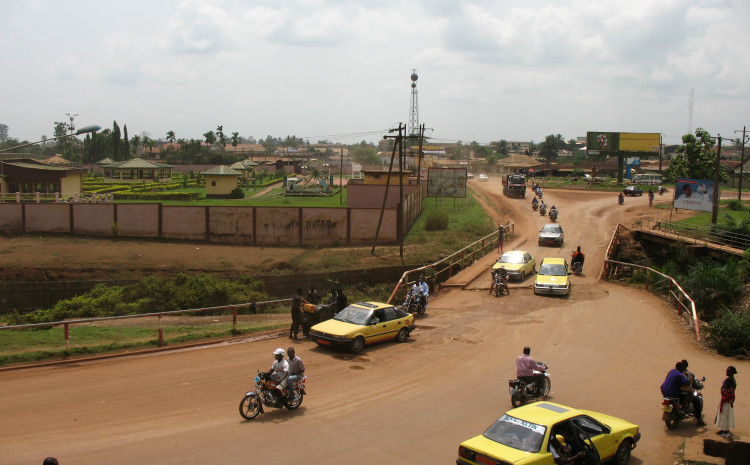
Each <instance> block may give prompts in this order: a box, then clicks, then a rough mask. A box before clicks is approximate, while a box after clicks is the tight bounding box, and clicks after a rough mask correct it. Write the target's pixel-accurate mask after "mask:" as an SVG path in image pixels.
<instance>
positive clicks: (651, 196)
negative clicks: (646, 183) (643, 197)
mask: <svg viewBox="0 0 750 465" xmlns="http://www.w3.org/2000/svg"><path fill="white" fill-rule="evenodd" d="M653 205H654V190H653V189H652V188H650V187H649V188H648V206H649V207H651V206H653Z"/></svg>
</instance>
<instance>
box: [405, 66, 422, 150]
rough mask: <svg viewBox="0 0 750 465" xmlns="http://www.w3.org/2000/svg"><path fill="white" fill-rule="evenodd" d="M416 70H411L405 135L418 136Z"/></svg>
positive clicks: (417, 77)
mask: <svg viewBox="0 0 750 465" xmlns="http://www.w3.org/2000/svg"><path fill="white" fill-rule="evenodd" d="M417 79H419V76H417V70H416V69H412V70H411V105H410V106H409V128H408V131H407V134H409V135H410V136H417V135H419V94H418V92H417Z"/></svg>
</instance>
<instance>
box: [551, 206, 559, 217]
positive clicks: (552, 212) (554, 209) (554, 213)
mask: <svg viewBox="0 0 750 465" xmlns="http://www.w3.org/2000/svg"><path fill="white" fill-rule="evenodd" d="M549 216H550V218H552V216H557V207H555V206H554V205H552V208H550V209H549Z"/></svg>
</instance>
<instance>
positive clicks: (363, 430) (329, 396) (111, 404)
mask: <svg viewBox="0 0 750 465" xmlns="http://www.w3.org/2000/svg"><path fill="white" fill-rule="evenodd" d="M473 184H474V186H475V187H476V188H477V189H481V192H483V193H484V195H485V202H487V203H491V204H499V205H500V207H499V208H497V218H496V220H497V221H498V223H499V222H500V221H504V220H505V219H508V218H510V219H512V220H513V221H514V222H515V223H516V228H517V233H518V234H517V237H516V238H515V239H513V240H512V241H510V243H509V244H506V249H510V248H523V249H525V250H528V251H530V252H531V253H532V254H533V255H535V257H537V260H540V259H541V258H542V257H544V256H562V257H568V256H569V255H570V252H571V250H572V249H573V248H574V246H575V245H577V244H581V245H582V246H583V249H584V251H585V252H586V254H587V261H586V267H585V269H584V272H585V273H584V276H581V277H578V276H574V277H573V288H572V295H571V296H570V297H569V298H550V297H542V296H535V295H533V292H532V291H531V289H530V288H529V284H531V282H532V279H533V278H532V277H529V278H528V279H527V281H526V282H525V283H524V284H523V285H516V286H514V287H513V288H512V289H511V296H510V297H500V298H495V297H492V296H490V295H488V294H487V285H488V282H489V280H488V276H487V275H488V273H487V269H488V266H489V265H490V264H491V263H492V262H493V261H494V259H496V257H497V255H496V254H491V255H490V256H488V257H485V258H484V259H483V260H481V261H480V262H478V263H476V264H475V265H474V266H473V267H471V268H469V269H467V270H464V271H463V272H461V273H459V274H458V275H457V276H456V277H454V281H455V282H457V283H462V282H463V283H464V284H465V286H464V287H465V288H464V289H461V288H452V289H450V290H447V291H445V292H442V293H441V294H440V296H439V297H437V298H435V299H434V300H432V301H431V303H430V307H429V310H428V314H427V315H425V316H424V317H422V318H420V319H419V320H418V329H417V330H416V331H415V333H413V335H412V337H411V339H409V340H408V341H407V342H406V343H404V344H396V343H384V344H380V345H376V346H370V347H367V348H366V349H365V350H364V351H363V352H362V353H361V354H360V355H358V356H351V355H349V354H346V353H343V352H336V351H331V350H325V349H319V348H317V347H315V346H314V345H313V344H312V343H311V342H309V341H307V340H300V341H294V342H293V343H292V342H290V341H289V340H288V339H276V340H263V341H256V342H235V343H229V344H222V345H216V346H206V347H199V348H194V349H189V350H183V351H179V352H167V353H158V354H151V355H146V356H137V357H128V358H120V359H110V360H101V361H95V362H84V363H79V364H72V365H61V366H55V367H45V368H34V369H26V370H18V371H10V372H3V373H0V398H1V399H2V407H0V409H1V410H0V414H1V415H2V419H3V420H2V423H1V424H0V463H3V464H9V465H14V464H19V465H20V464H29V463H40V462H41V460H42V459H43V458H44V457H46V456H48V455H53V456H56V457H57V458H58V459H60V461H61V463H63V464H94V463H108V464H113V465H118V464H128V465H132V464H156V463H159V464H185V463H195V464H240V463H283V464H319V463H328V464H345V463H346V464H349V463H359V464H381V463H394V464H416V463H454V462H455V458H456V451H457V448H458V444H459V442H461V441H462V440H464V439H466V438H468V437H470V436H472V435H475V434H478V433H481V432H482V431H483V430H484V429H485V428H486V427H487V426H488V425H489V424H490V423H491V422H492V421H493V420H494V419H496V418H497V417H498V416H499V415H501V414H502V413H503V412H504V411H506V410H508V409H509V408H510V399H509V395H508V391H507V379H509V378H512V377H515V365H514V361H515V357H516V356H517V355H518V354H519V353H520V351H521V349H522V347H523V346H524V345H529V346H531V347H532V356H535V357H536V358H537V359H540V360H549V364H550V372H551V373H552V394H551V400H552V401H555V402H560V403H563V404H570V405H573V406H580V407H584V408H589V409H592V410H598V411H603V412H607V413H610V414H612V415H615V416H619V417H622V418H625V419H627V420H630V421H632V422H634V423H637V424H639V425H640V427H641V431H642V433H643V439H642V440H641V442H640V444H639V446H638V448H637V449H636V450H635V451H634V454H633V458H632V460H631V463H633V464H657V465H659V464H671V463H672V462H673V457H672V454H673V452H674V451H675V450H676V449H677V448H678V447H679V445H680V443H682V442H683V441H684V440H685V439H686V438H690V437H693V436H696V435H703V436H705V437H712V438H717V436H716V435H715V428H714V427H713V426H709V427H706V428H700V429H696V427H695V426H694V422H692V421H691V422H688V423H687V424H682V425H680V427H679V428H678V429H677V430H675V431H667V430H666V428H665V427H664V425H663V423H662V422H661V421H660V419H661V412H660V400H661V397H660V393H659V385H660V384H661V382H662V381H663V379H664V376H665V374H666V372H667V371H668V370H669V369H670V368H672V367H673V366H674V363H675V362H676V361H677V360H680V359H683V358H686V359H688V360H689V361H690V369H691V370H692V371H693V372H694V373H696V374H698V375H699V376H706V377H707V378H708V380H707V382H706V390H705V391H704V392H705V396H706V417H707V419H709V420H710V419H712V418H713V415H714V411H715V406H716V404H717V403H718V401H719V386H720V383H721V380H722V379H723V373H724V370H725V368H726V366H727V365H729V364H733V365H735V366H736V367H737V369H738V371H739V374H738V377H737V379H738V385H739V390H738V397H737V401H736V403H735V410H736V413H737V423H738V425H737V428H736V430H735V432H736V433H737V434H738V435H740V436H745V437H746V436H747V435H748V434H749V433H750V415H748V414H747V411H748V407H749V406H750V401H749V400H748V396H746V395H743V392H745V390H744V387H746V386H748V384H749V383H750V374H749V373H750V362H746V361H737V360H730V359H725V358H723V357H719V356H716V355H714V354H712V353H710V352H709V351H706V350H704V349H703V348H701V346H700V345H698V344H697V343H695V341H694V335H692V334H691V333H690V332H689V331H688V330H687V329H685V328H684V327H683V326H681V325H680V323H679V322H678V321H677V320H676V318H675V317H674V316H673V314H672V311H671V310H670V309H669V308H668V307H667V306H666V305H665V304H664V302H663V301H662V300H660V299H659V298H657V297H654V296H652V295H650V294H648V293H646V292H642V291H639V290H635V289H631V288H627V287H622V286H618V285H613V284H608V283H599V282H597V276H598V273H599V271H600V269H601V263H602V261H601V260H602V256H603V252H604V248H605V247H606V244H607V242H608V240H609V238H610V236H611V233H612V231H613V229H614V227H615V225H616V224H617V222H622V223H623V224H630V223H632V221H633V220H634V219H636V218H637V217H638V216H639V215H643V214H645V213H646V212H648V210H649V208H648V200H647V199H646V198H645V197H643V198H635V199H631V198H628V199H627V200H626V203H625V205H624V206H621V207H618V206H617V205H616V198H615V195H614V194H596V193H582V192H563V191H558V192H555V191H553V190H547V191H546V192H545V200H546V201H547V203H548V204H549V205H552V204H553V203H554V204H555V205H556V206H557V207H558V209H559V210H560V223H561V224H562V225H563V226H564V227H565V234H566V238H565V246H564V247H562V248H560V249H558V248H539V247H538V246H537V244H536V231H537V230H538V229H539V227H540V226H541V225H542V224H543V223H544V222H545V219H544V218H542V217H540V216H539V215H538V214H534V213H533V212H532V211H531V208H530V206H529V202H530V198H528V200H515V199H514V200H507V199H505V198H503V197H501V196H500V195H499V193H500V192H501V190H500V185H499V184H500V182H499V179H491V181H490V182H489V183H482V184H480V183H473ZM658 200H659V199H658V198H657V201H658ZM290 344H293V345H294V347H295V348H296V350H297V353H298V354H299V355H300V356H301V357H302V358H303V360H304V361H305V364H306V365H307V374H308V388H309V396H308V397H306V398H305V400H304V403H303V405H302V407H301V408H300V409H299V410H297V411H293V412H290V411H281V410H273V409H269V410H267V411H266V413H265V414H262V415H260V416H259V417H258V418H257V419H255V420H253V421H250V422H246V421H243V420H242V419H241V417H240V416H239V414H238V411H237V406H238V404H239V401H240V399H241V397H242V395H243V394H244V392H245V390H247V389H248V388H250V387H251V382H252V377H253V376H254V375H255V371H256V370H257V369H264V370H265V369H268V367H270V364H271V362H272V359H273V357H272V351H273V350H274V349H275V348H276V347H284V348H286V347H288V346H289V345H290Z"/></svg>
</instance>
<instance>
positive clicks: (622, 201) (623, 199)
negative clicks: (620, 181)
mask: <svg viewBox="0 0 750 465" xmlns="http://www.w3.org/2000/svg"><path fill="white" fill-rule="evenodd" d="M617 202H618V203H619V204H620V205H622V204H623V203H625V194H623V193H622V192H620V195H618V196H617Z"/></svg>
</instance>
